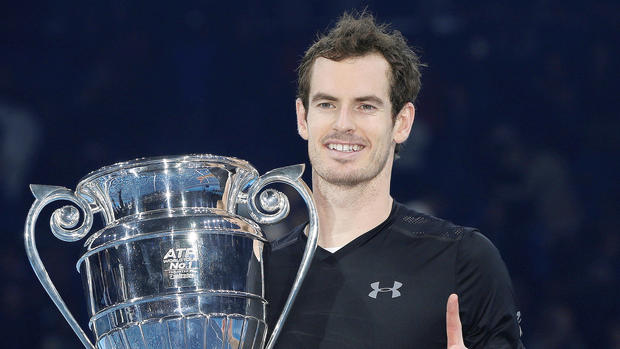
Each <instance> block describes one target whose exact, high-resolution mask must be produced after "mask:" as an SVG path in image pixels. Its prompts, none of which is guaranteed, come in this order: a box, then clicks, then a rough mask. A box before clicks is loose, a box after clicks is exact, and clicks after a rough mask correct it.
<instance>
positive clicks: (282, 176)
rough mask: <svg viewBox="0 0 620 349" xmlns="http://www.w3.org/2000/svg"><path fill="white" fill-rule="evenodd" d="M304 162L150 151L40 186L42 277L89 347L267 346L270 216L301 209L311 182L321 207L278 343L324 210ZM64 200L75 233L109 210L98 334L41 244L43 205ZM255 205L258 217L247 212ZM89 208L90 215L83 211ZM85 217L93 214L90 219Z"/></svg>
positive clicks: (98, 280)
mask: <svg viewBox="0 0 620 349" xmlns="http://www.w3.org/2000/svg"><path fill="white" fill-rule="evenodd" d="M303 170H304V166H303V165H294V166H288V167H283V168H279V169H275V170H272V171H269V172H267V173H266V174H264V175H263V176H259V174H258V172H257V171H256V170H255V169H254V168H253V167H252V166H251V165H250V164H249V163H248V162H246V161H243V160H240V159H236V158H231V157H223V156H215V155H208V154H202V155H185V156H176V157H155V158H142V159H136V160H132V161H128V162H122V163H117V164H114V165H111V166H106V167H103V168H101V169H99V170H96V171H94V172H91V173H90V174H88V175H87V176H86V177H84V178H83V179H82V180H81V181H80V182H79V183H78V185H77V187H76V189H75V191H72V190H69V189H67V188H64V187H58V186H49V185H31V190H32V192H33V194H34V196H35V198H36V200H35V202H34V203H33V204H32V207H31V209H30V212H29V214H28V217H27V220H26V225H25V232H24V236H25V243H26V251H27V254H28V258H29V260H30V263H31V265H32V267H33V269H34V271H35V273H36V275H37V277H38V278H39V281H40V282H41V284H42V285H43V287H44V288H45V290H46V291H47V293H48V294H49V295H50V297H51V298H52V300H53V302H54V303H55V304H56V306H57V307H58V309H59V310H60V312H61V313H62V315H63V316H64V317H65V319H66V320H67V322H68V323H69V324H70V325H71V327H72V329H73V330H74V332H75V333H76V335H77V336H78V338H79V339H80V340H81V341H82V343H83V345H84V346H85V347H86V348H98V349H138V348H140V349H142V348H144V349H147V348H157V349H160V348H161V349H164V348H169V349H175V348H188V349H194V348H263V347H265V340H266V333H267V328H266V323H265V319H266V314H265V311H266V303H267V302H266V300H265V295H264V274H263V257H262V253H263V247H264V244H265V243H268V242H267V240H266V238H265V236H264V234H263V233H262V231H261V229H260V227H259V225H258V224H257V223H260V224H272V223H276V222H278V221H280V220H282V219H284V218H285V217H286V216H287V214H288V212H289V203H288V199H287V198H286V196H285V195H284V194H282V193H280V192H278V191H276V190H274V189H265V187H266V186H268V185H269V184H272V183H275V182H280V183H286V184H289V185H291V186H292V187H293V188H295V189H296V190H297V192H299V194H300V195H301V197H302V198H303V199H304V201H305V202H306V204H307V205H308V208H309V217H310V224H309V233H308V244H307V246H306V252H305V254H304V256H303V258H302V261H301V264H300V268H299V271H298V274H297V278H296V279H295V281H294V284H293V287H292V289H291V293H290V295H289V298H288V300H287V303H286V305H285V307H284V310H283V312H282V314H281V315H280V318H279V320H278V322H277V323H276V325H275V327H274V329H273V332H272V336H271V337H270V339H269V341H268V343H267V345H266V348H271V347H273V345H274V344H275V340H276V339H277V336H278V334H279V332H280V330H281V328H282V324H283V323H284V321H285V319H286V316H287V315H288V312H289V311H290V307H291V305H292V303H293V301H294V298H295V296H296V295H297V293H298V291H299V287H300V285H301V282H302V281H303V278H304V277H305V274H306V272H307V270H308V268H309V265H310V261H311V259H312V255H313V253H314V250H315V247H316V241H317V226H318V218H317V215H316V208H315V207H314V203H313V201H312V196H311V193H310V190H309V189H308V187H307V186H306V185H305V183H304V182H303V181H302V180H301V174H302V172H303ZM57 200H66V201H69V202H70V203H72V205H67V206H64V207H62V208H59V209H57V210H56V211H54V213H53V214H52V216H51V219H50V228H51V230H52V233H53V234H54V235H55V236H56V237H57V238H59V239H61V240H63V241H67V242H71V241H78V240H81V239H83V238H85V237H86V236H87V235H88V233H89V231H90V229H91V227H92V222H93V215H94V214H96V213H100V214H101V216H102V218H103V221H104V224H105V226H104V227H103V228H102V229H101V230H99V231H97V232H95V233H93V234H92V235H90V236H89V237H88V238H87V239H86V240H85V243H84V245H83V246H84V247H83V251H82V253H81V257H80V258H79V260H78V261H77V264H76V267H77V270H78V272H79V273H80V275H81V278H82V283H83V287H84V292H85V296H86V302H87V307H88V313H89V316H90V321H89V328H90V329H91V331H92V332H93V334H94V337H95V340H94V344H92V343H93V342H91V340H90V338H89V336H88V335H87V334H86V333H85V332H84V331H83V330H82V329H81V328H80V326H79V324H78V323H77V321H76V320H75V319H74V317H73V316H72V314H71V313H70V311H69V310H68V308H67V307H66V305H65V303H64V301H63V300H62V298H61V297H60V295H59V293H58V291H57V290H56V288H55V286H54V284H53V283H52V281H51V279H50V278H49V275H48V274H47V272H46V270H45V267H44V265H43V263H42V261H41V259H40V257H39V254H38V252H37V249H36V245H35V238H34V227H35V224H36V220H37V218H38V216H39V213H40V212H41V209H42V208H43V207H45V206H46V205H47V204H49V203H50V202H53V201H57ZM239 205H247V209H248V212H249V213H250V216H251V218H252V219H249V218H245V217H242V216H240V215H238V214H237V211H238V206H239ZM80 211H81V214H80ZM80 222H81V224H80Z"/></svg>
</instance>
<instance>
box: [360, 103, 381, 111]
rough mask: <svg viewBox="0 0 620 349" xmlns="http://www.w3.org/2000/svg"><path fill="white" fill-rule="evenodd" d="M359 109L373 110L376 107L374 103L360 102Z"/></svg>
mask: <svg viewBox="0 0 620 349" xmlns="http://www.w3.org/2000/svg"><path fill="white" fill-rule="evenodd" d="M360 109H362V110H363V111H375V110H376V109H377V108H376V107H375V106H374V105H370V104H362V105H361V106H360Z"/></svg>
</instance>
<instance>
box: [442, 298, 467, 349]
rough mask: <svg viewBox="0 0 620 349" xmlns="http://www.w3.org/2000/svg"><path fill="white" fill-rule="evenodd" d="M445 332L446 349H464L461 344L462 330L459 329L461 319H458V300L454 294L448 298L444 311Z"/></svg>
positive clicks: (463, 344) (463, 345)
mask: <svg viewBox="0 0 620 349" xmlns="http://www.w3.org/2000/svg"><path fill="white" fill-rule="evenodd" d="M446 331H447V335H448V348H451V347H452V346H457V347H459V348H460V347H463V348H464V347H465V343H463V330H462V329H461V318H460V317H459V298H458V296H457V295H456V294H454V293H453V294H451V295H450V297H448V306H447V309H446Z"/></svg>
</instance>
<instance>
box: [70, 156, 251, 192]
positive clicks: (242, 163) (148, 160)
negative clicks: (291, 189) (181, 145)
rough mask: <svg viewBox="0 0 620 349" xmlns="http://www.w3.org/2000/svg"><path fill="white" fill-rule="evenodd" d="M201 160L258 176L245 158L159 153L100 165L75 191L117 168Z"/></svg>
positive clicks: (147, 166)
mask: <svg viewBox="0 0 620 349" xmlns="http://www.w3.org/2000/svg"><path fill="white" fill-rule="evenodd" d="M201 161H213V162H217V163H222V164H231V165H233V166H236V167H240V168H242V169H244V170H246V171H248V172H250V173H253V174H254V175H255V176H258V171H257V170H256V169H255V168H254V166H252V164H250V163H249V162H248V161H246V160H242V159H239V158H236V157H232V156H222V155H213V154H186V155H161V156H147V157H141V158H135V159H131V160H128V161H120V162H117V163H114V164H112V165H107V166H104V167H101V168H99V169H97V170H94V171H91V172H89V173H88V174H87V175H85V176H84V177H82V179H80V181H79V182H78V185H77V191H80V188H82V187H84V186H85V185H86V184H87V183H88V182H91V181H93V180H94V179H96V178H99V177H103V176H105V175H108V174H111V173H113V172H116V171H119V170H127V169H131V168H136V167H146V168H149V167H156V166H158V165H161V164H163V163H168V164H178V163H187V162H201Z"/></svg>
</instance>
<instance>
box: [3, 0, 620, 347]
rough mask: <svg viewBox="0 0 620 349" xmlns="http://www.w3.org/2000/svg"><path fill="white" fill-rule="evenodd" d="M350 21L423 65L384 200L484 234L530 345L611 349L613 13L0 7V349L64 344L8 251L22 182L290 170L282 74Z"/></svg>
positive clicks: (300, 149)
mask: <svg viewBox="0 0 620 349" xmlns="http://www.w3.org/2000/svg"><path fill="white" fill-rule="evenodd" d="M365 6H368V9H369V10H370V11H371V12H373V13H374V14H375V15H376V16H377V17H378V20H379V21H381V22H391V23H392V24H393V27H394V28H396V29H398V30H400V31H401V32H402V33H403V34H404V35H405V36H406V37H407V38H408V40H409V42H410V43H411V44H412V45H413V46H415V47H418V48H419V49H420V50H419V51H420V52H421V56H422V60H423V61H424V62H426V63H427V64H428V68H426V69H425V70H424V72H423V88H422V92H421V95H420V97H419V99H418V101H417V103H416V107H417V114H416V120H415V125H414V130H413V135H412V138H410V140H409V141H408V143H407V144H406V146H405V148H404V150H403V153H402V158H401V159H399V160H397V162H396V167H395V169H394V181H393V187H392V192H393V196H394V197H395V198H396V199H398V200H400V201H402V202H406V203H408V204H410V205H413V206H415V207H417V208H419V209H422V210H425V211H427V212H431V213H432V214H435V215H438V216H441V217H444V218H448V219H450V220H452V221H455V222H457V223H460V224H463V225H470V226H475V227H479V228H480V229H481V230H482V231H483V232H484V233H485V234H486V235H487V236H488V237H489V238H491V240H492V241H493V242H494V243H495V244H496V246H497V247H498V248H499V249H500V251H501V253H502V255H503V257H504V259H505V261H506V264H507V266H508V268H509V270H510V272H511V275H512V278H513V282H514V286H515V289H516V294H517V299H518V302H519V304H520V305H521V310H522V313H523V322H522V327H523V330H524V339H525V342H526V344H527V345H528V347H529V348H568V349H571V348H620V316H619V315H618V314H619V313H620V302H619V300H618V298H619V296H618V294H619V292H618V290H619V287H618V286H619V283H620V277H619V274H620V272H619V270H620V268H619V261H620V258H619V255H620V234H619V230H618V226H619V222H618V220H619V219H618V218H619V217H618V213H617V212H618V211H617V208H618V202H619V198H620V190H619V189H620V188H619V181H618V180H617V177H614V171H615V167H617V162H618V157H619V155H620V150H619V147H618V141H617V134H618V133H619V131H620V125H619V123H620V120H619V118H618V110H619V106H618V91H617V88H616V87H617V84H618V64H617V59H618V44H617V40H618V23H619V14H620V8H619V5H618V2H616V1H611V0H602V1H592V2H585V1H584V2H578V1H559V0H555V1H554V0H525V1H507V0H482V1H480V0H476V1H452V0H437V1H408V2H394V3H391V4H390V3H384V2H379V1H367V2H360V1H354V0H339V1H325V0H321V1H305V2H297V1H291V0H278V1H272V2H263V1H233V2H229V3H226V4H221V3H217V4H216V3H209V2H197V1H187V2H179V3H175V4H172V3H170V2H157V1H155V2H131V1H123V0H111V1H84V2H77V1H76V2H67V1H57V2H51V1H50V2H44V3H39V4H33V3H28V2H10V3H8V2H6V3H3V4H2V5H0V132H1V134H2V138H1V139H0V147H1V148H0V159H1V162H0V164H1V167H0V169H1V171H2V172H1V180H0V190H1V191H0V199H1V201H0V202H1V205H2V207H1V208H2V217H3V219H2V221H3V224H2V229H3V231H2V234H1V235H0V237H1V239H2V244H1V245H0V246H1V247H0V248H1V254H0V258H1V261H2V266H3V267H2V274H3V275H2V279H3V282H2V283H1V287H2V292H1V294H0V297H1V298H0V300H1V302H2V305H1V309H2V326H1V328H2V332H3V333H2V338H4V340H3V343H2V347H3V348H44V349H53V348H63V349H67V348H80V345H79V342H78V340H77V339H76V338H75V336H74V335H73V333H72V332H71V330H70V328H69V327H68V325H67V324H66V323H65V322H64V320H63V319H62V317H61V316H60V314H59V312H58V311H57V310H56V309H55V307H54V306H53V304H52V302H51V301H50V300H49V299H48V297H47V295H46V294H45V292H44V291H43V289H42V287H40V285H39V283H38V281H37V280H36V278H35V277H34V274H33V272H32V271H31V269H30V267H29V264H28V262H27V260H26V257H25V253H24V252H23V251H24V249H23V234H22V229H23V224H24V220H25V216H26V213H27V210H28V208H29V206H30V204H31V203H32V201H33V197H32V195H31V194H30V192H29V190H28V186H27V185H28V184H29V183H41V184H53V185H62V186H66V187H70V188H74V187H75V185H76V184H77V182H78V181H79V179H80V178H81V177H82V176H84V175H85V174H86V173H87V172H89V171H92V170H95V169H97V168H99V167H101V166H104V165H108V164H111V163H114V162H118V161H123V160H128V159H132V158H136V157H142V156H153V155H173V154H185V153H214V154H221V155H230V156H236V157H239V158H243V159H246V160H249V161H250V162H251V163H253V164H254V165H255V166H256V167H257V169H258V170H259V171H260V172H261V173H263V172H265V171H267V170H270V169H272V168H275V167H280V166H284V165H289V164H294V163H300V162H307V155H306V148H305V144H304V142H303V141H302V140H301V139H300V138H299V137H298V136H297V133H296V126H295V116H294V95H295V79H296V74H295V71H294V70H295V67H296V64H297V62H298V61H299V59H300V57H301V56H302V54H303V52H304V50H305V49H306V48H307V47H308V46H309V45H310V44H311V42H312V40H313V39H314V38H315V33H316V32H317V31H323V30H324V29H326V28H327V27H328V26H329V25H330V24H333V23H334V22H335V20H336V18H337V17H338V16H339V15H340V14H342V12H343V11H344V10H351V9H362V8H364V7H365ZM614 159H616V160H614ZM307 172H309V171H307ZM306 178H307V179H309V177H307V176H306ZM49 213H50V212H48V211H44V214H43V215H42V217H41V219H40V221H41V222H42V223H41V224H39V230H38V244H39V250H40V252H41V255H42V257H43V259H44V261H47V265H48V268H49V271H50V274H51V275H52V278H53V279H54V280H55V282H56V284H57V286H58V288H59V289H60V291H61V293H62V294H63V295H64V297H65V299H66V300H67V303H69V305H70V307H71V309H72V310H73V311H74V312H75V314H76V316H77V317H78V319H80V321H81V322H82V323H83V324H85V323H86V320H87V315H86V310H85V300H84V296H83V292H82V287H81V283H80V281H79V274H78V273H77V272H76V271H75V267H74V266H75V262H76V261H77V258H78V256H79V253H80V243H73V244H68V243H63V242H60V241H57V240H56V239H55V238H53V236H51V234H49V233H48V232H49V229H48V228H47V221H48V217H49ZM301 219H303V218H301Z"/></svg>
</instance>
